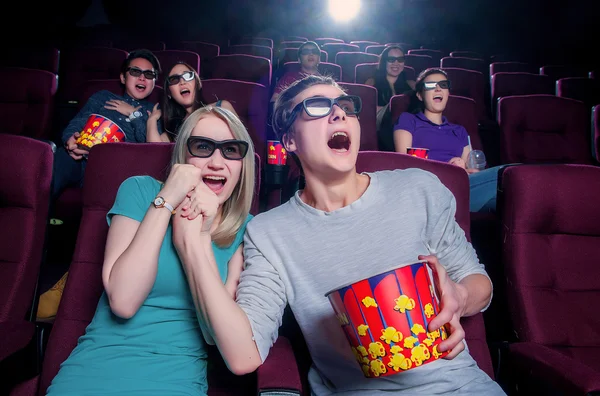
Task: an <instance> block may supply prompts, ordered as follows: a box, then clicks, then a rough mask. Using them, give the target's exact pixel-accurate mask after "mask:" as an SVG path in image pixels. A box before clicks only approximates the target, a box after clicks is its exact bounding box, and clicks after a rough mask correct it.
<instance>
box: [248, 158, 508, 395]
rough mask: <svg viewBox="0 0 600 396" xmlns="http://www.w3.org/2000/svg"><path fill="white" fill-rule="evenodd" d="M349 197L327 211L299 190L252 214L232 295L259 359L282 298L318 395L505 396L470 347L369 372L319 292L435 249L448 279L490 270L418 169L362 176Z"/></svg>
mask: <svg viewBox="0 0 600 396" xmlns="http://www.w3.org/2000/svg"><path fill="white" fill-rule="evenodd" d="M368 175H369V176H370V178H371V181H370V184H369V187H368V188H367V190H366V191H365V192H364V194H363V195H362V196H361V197H360V198H359V199H358V200H357V201H355V202H354V203H352V204H351V205H348V206H346V207H343V208H341V209H338V210H335V211H333V212H324V211H321V210H317V209H315V208H313V207H311V206H308V205H306V204H305V203H304V202H302V200H301V199H300V195H299V193H297V194H296V196H294V197H293V198H292V199H291V200H290V201H289V202H287V203H285V204H283V205H281V206H279V207H277V208H275V209H273V210H270V211H268V212H266V213H263V214H259V215H258V216H256V217H255V218H254V219H253V220H252V221H250V223H249V224H248V226H247V230H246V235H245V239H244V255H245V260H246V261H245V269H244V271H243V272H242V275H241V280H240V284H239V287H238V292H237V302H238V304H239V305H240V306H241V307H242V309H243V310H244V311H245V312H246V314H247V315H248V318H249V320H250V324H251V326H252V331H253V335H254V339H255V342H256V345H257V347H258V350H259V352H260V356H261V358H262V360H263V361H264V360H265V359H266V357H267V355H268V352H269V349H270V347H271V346H272V345H273V342H274V341H275V340H276V339H277V332H278V328H279V326H280V325H281V318H282V314H283V310H284V308H285V306H286V304H287V303H289V304H290V307H291V309H292V311H293V313H294V316H295V318H296V320H297V321H298V324H299V326H300V328H301V330H302V333H303V335H304V338H305V340H306V343H307V345H308V348H309V351H310V354H311V357H312V359H313V367H312V368H311V371H310V373H309V381H310V385H311V389H312V392H313V394H315V395H329V394H340V395H378V394H385V395H390V394H393V395H399V394H409V395H431V394H438V393H439V394H441V393H443V394H448V393H456V394H472V395H476V394H477V395H480V394H486V395H493V394H504V393H503V392H502V390H501V389H500V387H499V386H498V385H497V384H496V383H495V382H493V381H492V380H491V379H490V378H489V377H488V376H487V375H486V374H485V373H484V372H483V371H481V370H480V369H479V368H478V367H477V364H476V363H475V361H474V360H473V359H472V357H471V356H470V355H469V353H468V349H467V350H466V351H464V352H462V353H461V354H460V355H458V356H457V357H456V358H455V359H453V360H445V359H440V360H436V361H434V362H431V363H428V364H424V365H422V366H420V367H418V368H414V369H412V370H409V371H406V372H400V373H398V374H396V375H392V376H387V377H382V378H376V379H367V378H365V377H364V376H363V373H362V371H361V369H360V366H359V365H358V364H357V362H356V359H355V357H354V355H353V354H352V350H351V348H350V346H349V344H348V341H347V339H346V337H345V335H344V333H343V331H342V328H341V327H340V324H339V322H338V320H337V318H336V317H335V314H334V311H333V309H332V307H331V305H330V303H329V301H328V299H327V298H326V297H325V294H326V293H327V292H328V291H330V290H332V289H335V288H337V287H339V286H341V285H346V284H349V283H352V282H354V281H357V280H360V279H363V278H365V277H368V276H371V275H374V274H378V273H382V272H385V271H388V270H390V269H392V268H395V267H397V266H398V265H400V264H402V263H414V262H416V261H417V256H418V255H420V254H435V255H436V256H437V257H438V259H439V260H440V263H441V264H442V265H444V266H445V268H446V270H447V272H448V274H449V276H450V278H451V279H452V280H454V281H455V282H459V281H460V280H461V279H463V278H464V277H466V276H468V275H471V274H484V275H486V276H487V274H486V272H485V269H484V267H483V265H482V264H480V263H479V261H478V259H477V255H476V253H475V250H474V249H473V247H472V246H471V244H470V243H469V242H468V241H467V239H466V237H465V234H464V231H463V230H462V229H461V228H460V226H459V225H458V224H457V223H456V220H455V218H454V215H455V211H456V202H455V199H454V196H453V195H452V193H451V192H450V191H449V190H448V189H447V188H446V187H445V186H444V185H443V184H442V183H441V182H440V181H439V179H438V178H437V177H436V176H434V175H433V174H431V173H429V172H425V171H422V170H417V169H409V170H395V171H382V172H375V173H369V174H368Z"/></svg>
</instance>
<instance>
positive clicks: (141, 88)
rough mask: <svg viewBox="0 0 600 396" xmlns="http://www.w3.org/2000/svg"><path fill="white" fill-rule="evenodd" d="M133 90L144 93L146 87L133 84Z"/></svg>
mask: <svg viewBox="0 0 600 396" xmlns="http://www.w3.org/2000/svg"><path fill="white" fill-rule="evenodd" d="M135 89H136V90H137V91H139V92H144V91H145V90H146V86H145V85H144V84H135Z"/></svg>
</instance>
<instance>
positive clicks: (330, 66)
mask: <svg viewBox="0 0 600 396" xmlns="http://www.w3.org/2000/svg"><path fill="white" fill-rule="evenodd" d="M299 70H300V63H298V62H287V63H286V64H285V65H283V73H287V72H294V71H299ZM319 73H321V74H322V75H324V76H330V77H332V78H333V79H334V80H335V81H340V78H341V76H342V68H341V67H340V65H336V64H335V63H328V62H321V63H319ZM282 75H283V74H282Z"/></svg>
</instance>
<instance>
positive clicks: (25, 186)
mask: <svg viewBox="0 0 600 396" xmlns="http://www.w3.org/2000/svg"><path fill="white" fill-rule="evenodd" d="M47 73H49V74H50V72H47ZM21 82H23V80H21ZM0 158H2V163H3V166H2V169H0V241H1V248H0V279H1V280H2V287H0V322H8V321H15V322H18V321H23V320H25V319H27V314H28V312H29V310H30V309H31V307H32V302H33V298H34V294H35V287H36V282H37V279H38V274H39V270H40V264H41V261H42V252H43V250H44V240H45V235H46V224H47V223H48V202H49V197H50V184H51V181H52V160H53V154H52V148H51V146H50V145H49V144H47V143H45V142H41V141H39V140H35V139H31V138H27V137H24V136H14V135H8V134H0ZM2 342H10V340H7V339H4V340H3V341H2Z"/></svg>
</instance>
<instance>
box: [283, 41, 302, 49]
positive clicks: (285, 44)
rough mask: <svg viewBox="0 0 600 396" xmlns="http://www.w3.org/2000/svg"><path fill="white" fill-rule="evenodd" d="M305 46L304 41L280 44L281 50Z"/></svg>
mask: <svg viewBox="0 0 600 396" xmlns="http://www.w3.org/2000/svg"><path fill="white" fill-rule="evenodd" d="M302 44H304V41H299V40H290V41H282V42H281V43H279V48H296V49H298V48H300V46H301V45H302Z"/></svg>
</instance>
